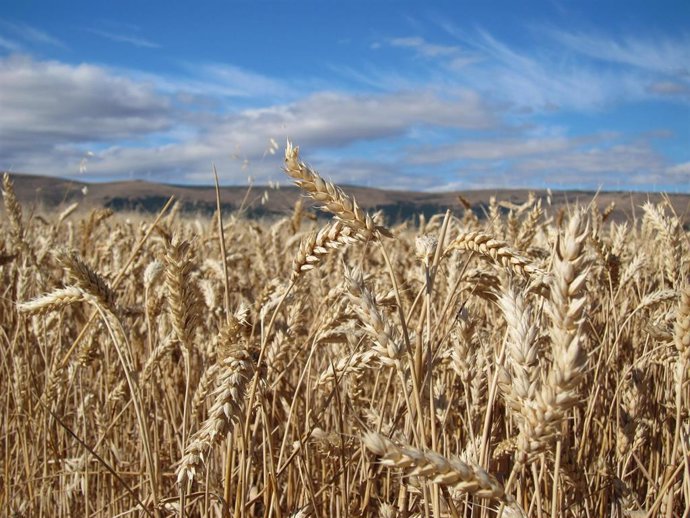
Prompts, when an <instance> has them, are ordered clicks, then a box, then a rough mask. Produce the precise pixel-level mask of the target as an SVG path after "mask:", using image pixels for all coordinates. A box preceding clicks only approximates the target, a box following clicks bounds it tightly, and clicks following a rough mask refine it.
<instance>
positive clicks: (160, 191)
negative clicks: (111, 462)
mask: <svg viewBox="0 0 690 518" xmlns="http://www.w3.org/2000/svg"><path fill="white" fill-rule="evenodd" d="M11 177H12V181H13V182H14V186H15V191H16V193H17V197H18V198H19V200H20V201H21V202H22V205H23V206H24V207H27V210H36V211H38V212H44V213H47V212H50V211H52V210H55V209H56V208H58V207H64V206H66V205H68V204H71V203H74V202H79V203H80V208H81V209H82V210H90V209H92V208H95V207H109V208H112V209H113V210H116V211H118V210H128V211H129V210H132V211H141V212H155V211H158V210H159V209H160V208H161V207H162V206H163V204H164V203H165V201H166V200H167V199H168V198H169V197H170V196H175V199H176V200H178V201H179V202H180V203H181V205H182V209H183V210H184V211H188V212H200V213H207V214H210V213H211V212H213V210H214V209H215V204H216V201H215V191H214V189H213V187H208V186H186V185H167V184H156V183H149V182H144V181H124V182H106V183H85V182H78V181H74V180H65V179H60V178H52V177H45V176H33V175H22V174H12V175H11ZM344 189H345V191H346V192H348V193H349V194H351V195H353V196H354V197H355V198H356V199H357V201H358V202H359V204H360V205H361V206H362V207H363V208H365V209H369V210H372V209H376V210H379V209H380V210H383V211H384V212H385V213H386V215H387V216H388V217H389V218H392V219H394V220H400V219H405V218H409V217H411V216H413V215H416V214H419V213H424V214H425V215H426V216H427V217H428V216H430V215H433V214H436V213H438V212H443V211H445V210H446V209H448V208H450V209H452V210H457V211H461V210H462V204H461V202H460V198H459V195H461V196H462V197H463V198H464V199H465V200H466V201H467V202H469V203H470V204H471V206H472V209H473V210H474V211H475V213H476V214H477V215H478V216H479V217H482V216H483V214H484V213H485V208H486V207H487V205H488V203H489V199H490V197H491V196H495V197H496V199H497V200H499V201H504V202H509V203H514V204H520V203H522V202H524V201H525V200H527V197H528V195H529V191H528V190H514V189H493V190H478V191H462V192H436V193H431V192H411V191H394V190H382V189H371V188H366V187H355V186H352V187H349V186H348V187H345V188H344ZM533 192H534V193H535V194H536V195H537V196H539V197H542V198H543V199H544V203H547V200H548V199H550V202H551V205H552V207H553V209H554V210H559V209H560V208H561V207H565V206H566V205H567V204H570V203H574V202H577V201H579V202H580V203H588V202H589V201H591V200H592V199H593V198H594V196H595V195H596V196H597V203H598V205H599V206H600V207H602V208H604V207H606V206H608V205H609V204H610V203H611V202H615V204H616V208H615V211H614V212H613V214H612V217H613V219H615V220H619V221H620V220H624V219H628V218H631V217H635V216H636V215H640V214H641V210H640V206H641V205H642V204H643V203H644V202H645V201H647V200H650V201H652V202H659V201H661V200H662V196H663V195H662V194H659V193H641V192H601V193H598V194H596V193H595V192H592V191H553V192H552V193H551V195H550V196H549V193H547V192H546V191H538V190H537V191H533ZM84 193H86V194H84ZM299 197H300V193H299V191H298V189H296V188H295V187H292V186H290V187H281V188H279V189H273V188H270V187H267V186H254V187H252V188H251V189H249V188H248V187H223V188H221V201H222V204H223V207H224V209H225V210H228V211H233V210H238V209H239V208H240V207H243V208H244V209H246V210H247V212H248V214H249V215H250V216H261V215H275V214H285V213H288V212H290V211H291V210H292V208H293V206H294V204H295V202H296V201H297V199H298V198H299ZM668 198H669V199H670V200H671V203H672V204H673V207H674V209H675V210H676V212H677V213H678V215H679V216H680V217H681V218H682V220H683V222H684V224H685V226H686V227H687V226H688V223H690V195H688V194H672V195H668ZM305 202H306V200H305ZM307 205H310V204H309V203H307Z"/></svg>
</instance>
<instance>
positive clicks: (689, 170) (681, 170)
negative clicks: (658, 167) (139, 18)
mask: <svg viewBox="0 0 690 518" xmlns="http://www.w3.org/2000/svg"><path fill="white" fill-rule="evenodd" d="M666 172H667V173H668V174H670V175H673V176H680V177H682V178H681V179H683V180H685V181H687V180H688V179H690V162H682V163H680V164H675V165H672V166H670V167H668V168H667V169H666Z"/></svg>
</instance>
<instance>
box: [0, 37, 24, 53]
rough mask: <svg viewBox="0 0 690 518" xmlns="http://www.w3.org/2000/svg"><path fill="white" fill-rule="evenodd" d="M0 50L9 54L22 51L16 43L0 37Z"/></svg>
mask: <svg viewBox="0 0 690 518" xmlns="http://www.w3.org/2000/svg"><path fill="white" fill-rule="evenodd" d="M0 49H5V50H9V51H10V52H17V51H19V50H21V49H22V46H21V45H20V44H19V43H17V42H16V41H13V40H10V39H8V38H5V37H3V36H0Z"/></svg>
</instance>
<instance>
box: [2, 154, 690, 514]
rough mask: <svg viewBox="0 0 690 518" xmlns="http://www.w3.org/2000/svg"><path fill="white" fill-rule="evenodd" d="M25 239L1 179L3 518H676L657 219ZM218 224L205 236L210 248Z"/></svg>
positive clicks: (682, 341) (45, 231) (668, 264)
mask: <svg viewBox="0 0 690 518" xmlns="http://www.w3.org/2000/svg"><path fill="white" fill-rule="evenodd" d="M285 170H286V174H287V175H288V176H290V177H291V178H292V179H293V180H294V181H295V182H296V183H297V184H298V185H299V186H300V187H301V189H302V190H303V192H304V194H305V196H308V197H311V198H313V199H316V200H318V202H319V203H320V204H321V205H322V206H323V210H324V211H325V212H326V213H327V215H328V216H329V218H330V219H323V218H320V219H316V218H314V217H313V215H312V214H311V212H309V211H306V210H305V209H304V208H303V207H302V206H301V205H300V204H297V205H296V206H295V210H294V213H293V214H292V215H291V216H287V217H284V218H282V219H273V220H266V221H263V220H262V221H260V220H251V219H246V218H243V217H242V215H241V214H227V213H223V214H222V218H219V215H218V214H216V216H215V217H213V218H211V219H201V218H198V219H194V218H191V217H189V216H188V215H185V214H183V213H180V212H179V211H177V210H176V209H175V205H174V202H173V203H169V204H168V205H166V207H164V208H163V209H162V210H161V212H160V214H159V215H158V217H156V216H152V217H148V216H142V215H134V214H128V215H126V214H113V213H112V212H111V211H109V210H105V209H97V210H94V211H92V212H89V213H81V212H80V211H79V208H78V207H76V206H72V207H65V210H64V211H63V212H61V213H57V212H56V213H55V214H50V215H45V214H43V215H39V214H38V213H36V214H33V213H31V212H30V210H29V208H28V207H22V206H21V205H20V204H19V203H18V201H17V199H16V197H15V195H14V193H13V188H12V180H11V177H10V176H8V175H5V176H4V178H3V185H2V187H3V198H4V209H5V212H4V215H3V218H2V219H1V220H0V221H1V225H2V226H1V233H0V290H1V296H0V324H1V326H0V327H1V329H0V351H1V361H2V374H1V375H0V394H1V396H0V397H1V400H0V404H1V405H2V412H0V422H1V424H2V437H1V439H0V441H1V442H0V444H1V446H2V448H1V450H0V466H1V469H0V477H1V483H0V509H2V510H3V511H2V513H1V514H3V515H4V516H18V517H19V516H26V517H34V516H45V517H71V516H99V517H100V516H111V517H112V516H156V517H163V516H180V517H181V516H187V517H197V516H209V517H211V516H213V517H215V516H233V517H256V516H259V517H263V516H267V517H268V516H270V517H273V516H276V517H289V516H294V517H298V516H299V517H307V516H316V517H329V516H332V517H346V516H352V517H356V516H377V517H383V518H393V517H418V516H424V517H431V516H433V517H453V518H457V517H474V518H480V517H494V516H499V515H502V516H503V517H505V518H516V517H523V516H529V517H535V518H537V517H538V518H542V517H552V518H555V517H560V516H563V517H609V516H611V517H637V518H641V517H650V518H652V517H681V516H684V517H687V516H689V512H688V511H687V508H688V506H689V505H690V416H689V411H688V409H689V407H690V385H689V378H690V372H689V371H690V288H689V287H688V277H689V274H690V254H689V249H690V248H689V244H688V233H687V231H686V230H684V229H683V227H682V225H681V224H680V219H679V218H678V216H677V215H676V214H674V213H673V211H672V210H671V209H670V207H669V206H667V205H665V204H663V203H662V204H646V205H644V206H643V207H640V208H639V219H637V220H631V221H628V222H626V223H613V222H611V221H608V216H609V212H610V207H599V206H598V204H597V203H596V200H593V202H592V203H591V204H590V205H589V206H571V207H569V209H568V210H565V211H564V210H560V211H556V210H552V208H551V206H550V204H549V200H548V199H536V198H530V199H529V200H527V202H525V203H524V204H522V205H510V204H499V203H498V202H495V201H494V202H492V203H491V204H490V207H489V211H488V214H487V215H486V216H485V217H484V215H482V217H481V218H480V217H478V216H477V215H476V214H475V213H473V212H472V211H471V210H469V209H466V210H464V211H462V210H460V211H457V212H456V213H451V212H448V213H446V214H439V215H437V216H435V217H433V218H430V219H424V218H417V219H415V220H414V221H408V222H404V223H396V224H391V223H390V222H387V221H385V220H384V218H383V217H382V216H381V215H380V214H376V213H366V212H365V211H363V210H362V209H361V208H359V206H358V205H357V204H356V202H355V201H354V200H353V199H352V198H351V197H350V196H348V195H347V193H345V192H343V191H342V190H340V189H339V188H338V187H337V186H335V185H333V184H331V183H329V182H328V181H326V180H324V179H322V178H321V177H320V176H319V175H318V173H317V172H316V171H314V170H313V169H312V168H310V167H309V166H306V165H305V164H304V163H302V162H301V161H300V157H299V154H298V150H297V149H296V148H293V147H292V146H289V145H288V148H287V149H286V160H285ZM221 221H222V224H219V222H221Z"/></svg>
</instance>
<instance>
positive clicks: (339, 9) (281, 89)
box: [0, 0, 690, 192]
mask: <svg viewBox="0 0 690 518" xmlns="http://www.w3.org/2000/svg"><path fill="white" fill-rule="evenodd" d="M0 110H1V111H2V117H1V118H0V168H2V169H6V170H10V171H16V172H30V173H35V174H45V175H54V176H61V177H70V178H76V179H83V180H90V181H91V180H113V179H131V178H137V179H144V180H150V181H162V182H169V183H192V184H209V183H211V182H212V176H211V164H212V163H215V164H216V166H217V169H218V172H219V175H220V177H221V181H222V182H223V183H224V184H227V185H229V184H246V182H247V178H248V177H252V178H253V180H254V181H255V182H257V183H267V182H269V181H273V182H276V181H279V182H281V183H286V180H285V179H284V178H283V175H282V173H281V164H282V161H281V156H282V152H283V149H284V145H285V140H286V138H290V139H291V140H293V141H294V142H295V143H296V144H298V145H299V146H300V147H301V149H302V153H303V157H304V158H305V159H306V160H307V161H309V162H310V163H311V164H312V165H314V166H315V167H316V168H317V169H318V170H319V171H320V172H321V173H322V174H323V175H324V176H326V177H329V178H331V179H333V180H334V181H336V182H339V183H344V184H359V185H369V186H374V187H385V188H396V189H414V190H448V189H457V190H466V189H477V188H502V187H528V188H543V187H551V188H555V189H561V188H562V189H573V188H574V189H596V188H599V187H601V188H604V189H609V190H619V189H634V190H666V191H670V192H676V191H682V192H690V181H689V180H690V4H688V3H687V2H681V1H673V2H663V1H657V2H636V1H625V2H620V3H616V2H588V1H558V0H553V1H550V2H531V1H525V2H515V1H514V0H513V1H510V2H508V1H506V2H481V3H480V2H463V1H455V2H440V1H435V2H422V1H414V2H407V1H402V0H370V1H363V0H361V1H360V0H356V1H349V2H347V1H334V0H323V1H299V0H293V1H290V2H288V1H271V2H269V1H249V0H242V1H237V0H234V1H233V0H230V1H225V2H195V3H191V2H185V3H183V2H170V1H165V2H163V1H158V0H150V1H137V2H131V1H127V0H125V1H117V2H115V1H108V2H105V1H96V0H91V1H88V2H77V1H72V2H55V1H41V2H39V1H31V0H21V1H16V0H5V1H3V2H2V4H1V5H0Z"/></svg>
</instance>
